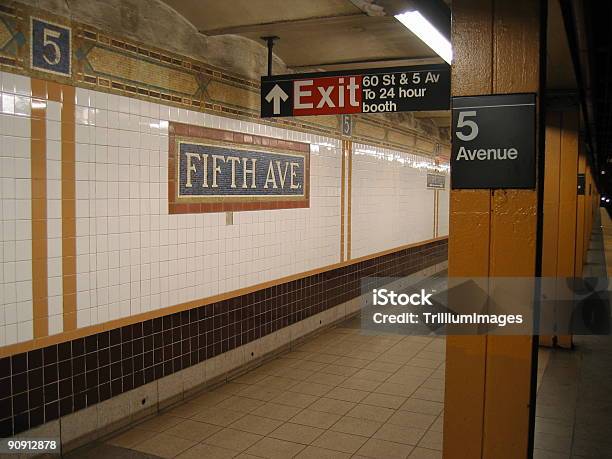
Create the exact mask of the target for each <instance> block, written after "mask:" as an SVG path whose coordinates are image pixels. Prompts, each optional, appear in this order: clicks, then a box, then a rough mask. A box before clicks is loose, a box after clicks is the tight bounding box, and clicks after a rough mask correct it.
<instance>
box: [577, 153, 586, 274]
mask: <svg viewBox="0 0 612 459" xmlns="http://www.w3.org/2000/svg"><path fill="white" fill-rule="evenodd" d="M584 148H585V146H584V142H581V143H580V145H579V147H578V174H582V175H585V173H586V152H585V151H584ZM585 185H586V175H585ZM583 193H584V194H579V195H578V196H577V197H576V244H575V249H574V250H575V255H574V276H575V277H581V276H582V269H583V267H584V260H585V258H584V253H583V241H584V232H585V229H586V224H585V223H586V214H585V205H586V202H585V201H586V199H588V190H587V189H586V186H585V188H584V190H583Z"/></svg>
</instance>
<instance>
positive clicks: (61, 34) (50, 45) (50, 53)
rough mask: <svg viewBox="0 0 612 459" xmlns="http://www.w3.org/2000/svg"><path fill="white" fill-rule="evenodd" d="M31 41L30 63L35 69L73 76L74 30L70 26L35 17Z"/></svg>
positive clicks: (32, 23)
mask: <svg viewBox="0 0 612 459" xmlns="http://www.w3.org/2000/svg"><path fill="white" fill-rule="evenodd" d="M30 43H31V46H30V65H31V66H32V69H33V70H42V71H43V72H49V73H55V74H57V75H63V76H67V77H69V76H71V74H72V31H71V29H70V27H67V26H63V25H59V24H55V23H52V22H49V21H45V20H42V19H38V18H34V17H33V18H32V19H31V35H30Z"/></svg>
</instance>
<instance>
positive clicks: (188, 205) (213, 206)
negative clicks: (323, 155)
mask: <svg viewBox="0 0 612 459" xmlns="http://www.w3.org/2000/svg"><path fill="white" fill-rule="evenodd" d="M168 133H169V136H168V137H169V145H168V211H169V213H170V214H185V213H204V212H232V211H236V212H237V211H250V210H264V209H297V208H304V207H310V145H309V144H307V143H302V142H293V141H288V140H281V139H275V138H272V137H264V136H259V135H253V134H243V133H240V132H233V131H226V130H223V129H212V128H205V127H201V126H194V125H190V124H183V123H175V122H170V123H169V125H168ZM184 139H192V140H195V141H198V140H200V141H202V140H204V141H206V140H211V141H214V142H219V143H223V144H225V145H230V146H231V145H239V146H252V147H259V148H261V147H265V148H266V149H268V150H270V151H273V152H274V151H277V152H295V153H297V154H300V155H303V156H304V165H305V167H304V196H299V197H287V196H279V197H272V196H269V197H263V198H262V197H257V196H244V197H233V198H229V197H224V198H223V199H222V200H219V199H218V198H217V199H215V198H214V197H198V198H193V199H194V200H198V201H201V202H185V199H179V198H177V196H178V190H177V187H178V179H177V167H178V157H177V153H178V152H177V142H178V141H180V140H184Z"/></svg>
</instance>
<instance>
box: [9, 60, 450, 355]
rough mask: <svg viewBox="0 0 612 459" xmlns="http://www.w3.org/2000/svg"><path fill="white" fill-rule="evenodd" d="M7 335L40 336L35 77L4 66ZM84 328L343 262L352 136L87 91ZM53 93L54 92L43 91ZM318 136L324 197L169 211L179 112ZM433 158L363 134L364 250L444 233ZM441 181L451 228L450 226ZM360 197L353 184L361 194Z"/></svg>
mask: <svg viewBox="0 0 612 459" xmlns="http://www.w3.org/2000/svg"><path fill="white" fill-rule="evenodd" d="M0 91H1V93H0V96H1V100H0V102H1V105H0V137H1V139H0V140H1V142H0V180H1V186H0V215H1V216H2V219H1V221H0V223H1V224H0V267H1V269H0V346H1V345H6V344H12V343H15V342H19V341H26V340H28V339H31V338H32V331H33V326H32V253H31V251H32V241H31V238H32V236H31V233H32V222H31V183H30V182H31V181H30V174H31V172H30V171H31V161H30V126H31V120H30V113H31V104H32V100H31V98H30V94H31V92H30V80H29V78H26V77H21V76H15V75H12V74H7V73H1V72H0ZM76 94H77V96H76V97H77V101H76V102H77V109H76V110H77V113H76V120H77V126H76V142H77V145H76V180H77V181H76V197H77V203H76V214H77V222H76V226H77V228H76V234H77V241H76V248H77V310H78V313H77V325H78V326H79V327H83V326H87V325H92V324H96V323H102V322H105V321H108V320H112V319H116V318H119V317H125V316H129V315H133V314H137V313H140V312H144V311H149V310H155V309H159V308H162V307H167V306H171V305H175V304H179V303H183V302H187V301H190V300H197V299H200V298H205V297H208V296H211V295H215V294H219V293H223V292H228V291H231V290H235V289H239V288H242V287H247V286H250V285H254V284H258V283H261V282H265V281H269V280H273V279H276V278H279V277H283V276H288V275H291V274H296V273H301V272H304V271H308V270H310V269H314V268H319V267H324V266H327V265H331V264H333V263H337V262H339V261H340V187H341V186H340V185H341V184H340V181H341V145H340V141H338V140H336V139H332V138H328V137H323V136H316V135H312V134H306V133H300V132H294V131H288V130H285V129H280V128H276V127H270V126H265V125H261V124H257V123H251V122H244V121H237V120H232V119H227V118H222V117H218V116H214V115H209V114H202V113H198V112H192V111H188V110H184V109H178V108H172V107H166V106H163V105H159V104H154V103H149V102H144V101H140V100H136V99H130V98H126V97H120V96H115V95H110V94H106V93H101V92H96V91H89V90H85V89H77V91H76ZM35 103H40V102H35ZM45 106H46V109H47V120H46V132H47V144H46V152H47V163H46V166H47V179H48V183H47V217H48V222H47V236H48V265H47V268H48V274H49V278H48V291H49V299H48V307H49V332H50V333H51V334H54V333H60V332H61V331H62V328H63V325H62V322H63V316H62V293H63V292H62V263H61V255H62V239H61V236H62V225H61V216H62V214H61V212H62V209H61V167H60V160H61V128H60V123H61V106H60V104H59V103H56V102H52V101H51V102H47V103H46V104H45ZM169 121H179V122H184V123H190V124H195V125H200V126H206V127H212V128H221V129H228V130H234V131H239V132H245V133H252V134H259V135H264V136H270V137H276V138H281V139H288V140H294V141H301V142H307V143H310V145H311V159H310V193H311V197H310V208H308V209H284V210H263V211H256V212H237V213H234V219H233V221H234V223H233V225H226V216H225V214H223V213H211V214H182V215H169V214H168V202H167V194H168V193H167V187H168V184H167V177H168V170H167V167H168V166H167V164H168V122H169ZM428 167H431V164H429V163H427V162H426V161H424V160H423V159H422V158H420V157H418V156H416V155H410V154H405V153H400V152H397V151H390V150H385V149H380V148H375V147H371V146H365V145H355V151H354V153H353V177H352V196H351V201H352V257H353V258H356V257H359V256H362V255H368V254H371V253H375V252H378V251H382V250H386V249H391V248H394V247H397V246H400V245H403V244H406V243H411V242H418V241H422V240H425V239H429V238H431V237H433V209H432V206H433V191H432V190H428V189H426V174H427V168H428ZM447 195H448V193H447V192H441V193H440V224H439V229H440V234H441V235H443V234H445V233H446V232H447V231H448V218H445V215H446V213H447V211H448V205H447V202H448V199H447ZM345 204H346V205H348V196H347V203H345Z"/></svg>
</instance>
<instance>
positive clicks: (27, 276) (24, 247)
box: [0, 72, 33, 345]
mask: <svg viewBox="0 0 612 459" xmlns="http://www.w3.org/2000/svg"><path fill="white" fill-rule="evenodd" d="M0 85H1V86H0V88H1V93H0V96H1V98H0V136H1V139H0V184H1V186H0V214H1V215H2V219H1V221H0V267H1V269H0V345H7V344H12V343H16V342H18V341H26V340H28V339H31V338H32V331H33V326H32V316H33V313H32V214H31V180H30V178H31V164H30V126H31V123H30V113H31V99H30V95H31V91H30V79H29V78H25V77H22V76H17V75H12V74H9V73H4V72H0Z"/></svg>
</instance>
